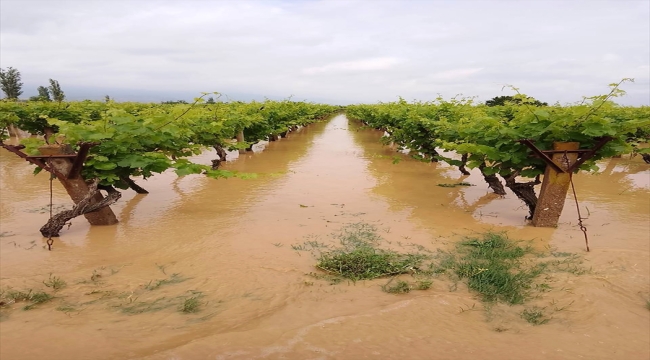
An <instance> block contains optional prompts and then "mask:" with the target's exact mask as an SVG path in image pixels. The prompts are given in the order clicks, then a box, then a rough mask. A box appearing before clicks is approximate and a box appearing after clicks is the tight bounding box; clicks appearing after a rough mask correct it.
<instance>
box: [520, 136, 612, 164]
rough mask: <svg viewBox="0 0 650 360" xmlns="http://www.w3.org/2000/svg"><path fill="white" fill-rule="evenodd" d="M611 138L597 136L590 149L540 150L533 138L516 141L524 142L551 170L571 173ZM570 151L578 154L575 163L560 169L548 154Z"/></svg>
mask: <svg viewBox="0 0 650 360" xmlns="http://www.w3.org/2000/svg"><path fill="white" fill-rule="evenodd" d="M612 139H613V138H612V137H611V136H603V137H600V138H597V140H598V143H596V146H594V147H593V148H592V149H579V150H540V149H538V148H537V146H535V144H534V142H535V141H534V140H531V139H522V140H519V141H518V142H519V143H521V144H524V145H526V146H528V148H530V149H531V150H532V152H533V154H534V155H536V156H537V157H539V158H540V159H542V160H544V162H545V163H546V165H548V166H550V167H552V168H553V170H555V171H557V172H559V173H572V172H574V171H575V170H576V169H578V168H579V167H580V166H581V165H582V164H584V163H585V161H587V160H589V159H591V158H592V157H594V156H595V155H596V152H598V150H600V149H602V148H603V146H605V145H606V144H607V143H608V142H610V141H611V140H612ZM570 153H574V154H575V153H577V154H578V159H577V160H576V162H575V163H573V164H572V165H571V166H569V168H568V169H566V170H564V169H562V168H561V167H560V166H559V165H558V164H557V163H555V161H553V159H551V158H550V157H549V156H548V154H551V155H552V154H570Z"/></svg>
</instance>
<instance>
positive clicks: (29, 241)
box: [0, 115, 650, 360]
mask: <svg viewBox="0 0 650 360" xmlns="http://www.w3.org/2000/svg"><path fill="white" fill-rule="evenodd" d="M380 137H381V133H379V132H377V131H374V130H368V129H360V127H359V126H358V125H357V124H356V123H353V122H348V119H347V118H346V117H345V116H343V115H339V116H337V117H335V118H333V119H332V120H331V121H329V122H326V123H320V124H315V125H312V126H309V127H308V128H303V129H301V131H300V132H298V133H295V134H291V136H290V137H289V138H288V139H282V140H281V141H277V142H272V143H270V144H269V145H268V146H267V148H266V149H265V151H263V152H259V153H255V154H250V153H249V154H246V155H241V156H240V157H239V158H238V159H236V160H234V161H232V162H228V163H227V164H226V165H225V167H224V168H226V169H229V170H237V171H241V172H250V173H258V174H259V177H258V178H256V179H251V180H243V179H228V180H213V179H208V178H204V177H201V176H187V177H184V178H177V177H176V176H175V175H174V174H173V173H171V174H164V175H162V176H156V177H154V178H151V179H149V180H148V181H140V185H142V186H143V187H145V188H146V189H147V190H149V192H150V194H148V195H135V194H134V193H133V192H131V191H125V192H124V196H123V198H122V199H121V200H120V201H119V202H118V203H117V204H116V205H114V206H113V209H114V210H115V212H116V214H117V215H118V217H119V219H120V221H121V222H120V223H119V224H118V225H116V226H109V227H92V228H91V227H90V226H89V225H88V223H87V222H86V221H85V219H83V218H77V219H75V220H73V222H72V225H71V226H70V227H69V228H68V229H65V228H64V231H63V232H62V233H61V238H58V239H56V240H55V242H54V249H53V251H51V252H49V251H47V250H46V249H45V239H43V238H42V237H41V236H40V233H39V232H38V230H39V228H40V226H41V225H43V224H44V223H45V222H46V221H47V218H48V216H49V213H48V204H49V181H48V177H47V175H43V174H41V175H38V176H33V175H32V170H33V167H32V166H30V165H28V164H27V163H26V162H24V161H22V160H20V159H18V158H17V157H16V156H15V155H13V154H10V153H8V152H6V151H1V152H0V181H1V183H0V184H1V193H0V288H1V289H2V290H3V291H10V290H13V291H18V290H20V291H28V290H29V289H32V290H33V291H34V292H36V291H46V292H47V293H49V294H53V295H54V299H52V300H51V301H49V302H46V303H43V304H39V305H36V306H34V307H33V308H31V309H29V310H28V311H25V310H23V309H22V308H23V306H24V305H25V304H20V303H16V304H11V305H9V306H6V307H4V308H3V309H2V310H1V311H2V312H1V319H0V320H1V321H0V358H1V359H2V360H11V359H579V358H582V359H649V358H650V311H649V309H648V308H647V307H648V301H650V168H649V166H648V165H647V164H645V163H643V161H642V160H641V159H640V158H635V159H628V158H625V157H624V158H622V159H611V160H607V161H604V162H602V163H601V164H599V165H600V166H601V168H602V172H601V173H600V174H598V175H589V174H584V173H581V174H579V175H577V176H576V177H575V185H576V190H577V192H578V197H579V199H580V206H581V210H582V212H583V215H588V217H589V219H588V220H586V221H585V224H586V226H587V227H588V233H589V239H590V245H591V249H592V251H591V252H590V253H586V252H585V251H584V240H583V237H582V236H583V235H582V232H580V230H579V229H578V228H577V226H576V223H577V214H576V209H575V205H574V204H573V203H572V202H567V204H566V206H565V209H564V213H563V215H562V218H561V223H560V225H559V227H558V228H556V229H549V228H533V227H530V226H526V224H525V220H524V216H525V215H526V213H527V211H526V210H525V209H524V208H523V203H521V202H520V201H519V200H518V199H516V198H515V197H514V195H511V194H509V195H508V196H506V197H505V198H499V197H497V196H494V195H493V194H491V193H489V192H488V189H487V186H486V185H485V184H484V182H483V180H482V178H481V176H480V174H477V173H475V172H474V173H473V174H472V175H470V176H461V175H460V173H459V172H458V171H457V170H455V169H453V168H450V167H446V166H444V165H442V164H428V163H421V162H417V161H414V160H409V159H407V158H406V157H404V160H403V161H401V162H399V163H398V164H393V157H394V156H397V155H398V154H397V153H395V152H394V151H391V150H390V149H389V148H388V147H385V146H382V145H381V144H380V142H379V138H380ZM233 155H234V156H233V157H236V154H233ZM214 157H215V156H214V154H211V153H206V154H205V155H202V156H201V157H200V158H201V160H202V161H203V160H204V161H205V163H206V164H209V163H210V162H209V161H210V159H212V158H214ZM459 181H467V182H470V183H473V184H475V185H476V186H469V187H465V186H461V187H441V186H437V185H438V184H448V183H457V182H459ZM54 205H55V209H60V208H65V207H69V206H70V200H69V198H68V197H67V195H66V194H65V191H64V190H63V189H62V188H61V187H60V186H59V184H57V183H55V184H54ZM360 223H363V224H369V225H372V226H374V228H375V229H376V232H377V234H379V235H381V236H382V237H383V238H384V239H385V240H386V242H387V243H389V244H390V247H391V248H394V249H397V250H399V249H406V248H412V247H417V248H426V249H428V250H431V251H435V250H437V249H440V250H450V249H452V248H453V246H454V244H455V243H457V242H458V241H461V240H462V239H463V237H464V236H467V235H472V234H477V233H482V232H485V231H506V232H507V233H508V236H509V237H510V238H512V239H522V240H529V241H530V242H531V243H532V245H533V247H534V248H535V249H538V250H540V251H541V250H545V249H546V250H549V249H552V251H555V252H557V253H575V254H577V255H578V258H579V261H580V262H579V265H576V266H579V269H580V270H578V268H577V267H576V271H573V272H562V273H549V274H546V275H544V276H546V277H547V278H546V281H547V283H548V284H549V285H550V286H549V288H550V289H549V290H548V291H545V292H543V293H540V294H539V295H537V296H536V297H535V298H534V299H531V300H530V303H531V304H535V305H536V306H539V307H540V308H543V309H545V311H546V312H547V314H548V316H549V319H550V320H549V321H548V322H547V323H545V324H543V325H539V326H533V325H531V324H529V323H528V322H526V321H525V320H523V319H522V318H521V316H520V313H521V311H522V309H523V307H522V306H521V305H515V306H509V305H501V304H497V305H493V306H485V305H484V304H483V303H481V301H480V300H478V299H477V297H476V295H475V294H473V293H471V292H470V291H468V289H467V287H466V286H465V285H463V284H457V286H456V285H455V284H453V283H452V282H451V281H450V280H448V279H444V278H435V279H433V284H432V287H431V288H430V289H428V290H424V291H413V292H411V293H408V294H401V295H395V294H388V293H386V292H383V291H382V289H381V286H382V285H384V284H386V282H387V279H376V280H372V281H359V282H356V283H347V282H343V283H339V284H334V285H331V284H330V283H329V282H328V281H326V280H323V279H319V278H315V277H314V276H310V275H308V274H309V273H312V272H318V270H317V269H316V268H315V267H314V265H315V263H316V261H315V258H314V256H313V255H312V254H311V253H310V252H306V251H300V246H299V245H300V244H304V243H305V242H308V241H318V242H322V243H325V244H335V243H336V238H335V237H332V236H331V234H332V233H336V232H337V231H340V230H341V229H342V228H344V227H345V226H349V225H350V224H360ZM549 251H550V250H549ZM408 277H409V276H408V275H404V278H408ZM57 279H60V280H63V281H65V283H66V286H65V287H62V288H61V289H60V290H57V291H53V290H52V288H51V286H52V285H53V282H54V283H56V281H57ZM46 284H47V285H50V287H47V286H46ZM194 310H198V311H196V312H194Z"/></svg>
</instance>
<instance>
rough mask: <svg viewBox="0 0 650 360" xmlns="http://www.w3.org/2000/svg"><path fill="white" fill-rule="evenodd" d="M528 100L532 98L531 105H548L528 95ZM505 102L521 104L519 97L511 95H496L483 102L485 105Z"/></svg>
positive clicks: (503, 103)
mask: <svg viewBox="0 0 650 360" xmlns="http://www.w3.org/2000/svg"><path fill="white" fill-rule="evenodd" d="M528 100H532V102H531V103H529V104H531V105H533V106H548V103H545V102H541V101H539V100H536V99H534V98H531V97H529V98H528ZM507 103H513V104H521V99H520V98H516V97H513V96H496V97H493V98H492V99H490V100H488V101H486V102H485V105H487V106H503V105H506V104H507Z"/></svg>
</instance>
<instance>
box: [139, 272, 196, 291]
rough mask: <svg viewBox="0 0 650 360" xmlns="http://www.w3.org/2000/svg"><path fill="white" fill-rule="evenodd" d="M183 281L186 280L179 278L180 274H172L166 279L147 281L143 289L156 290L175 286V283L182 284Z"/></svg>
mask: <svg viewBox="0 0 650 360" xmlns="http://www.w3.org/2000/svg"><path fill="white" fill-rule="evenodd" d="M185 280H187V279H186V278H184V277H181V276H180V274H178V273H175V274H172V275H171V276H170V277H169V278H167V279H162V280H151V281H149V283H148V284H147V285H145V286H144V288H145V289H147V290H156V289H158V288H159V287H161V286H163V285H169V284H177V283H180V282H183V281H185Z"/></svg>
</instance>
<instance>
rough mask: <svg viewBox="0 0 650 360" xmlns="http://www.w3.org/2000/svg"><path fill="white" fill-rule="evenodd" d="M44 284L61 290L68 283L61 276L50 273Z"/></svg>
mask: <svg viewBox="0 0 650 360" xmlns="http://www.w3.org/2000/svg"><path fill="white" fill-rule="evenodd" d="M43 284H44V285H45V286H47V287H49V288H52V289H53V290H55V291H56V290H61V289H63V288H64V287H65V286H66V285H67V283H66V282H65V281H64V280H62V279H61V278H60V277H58V276H52V274H50V278H49V279H47V280H45V281H43Z"/></svg>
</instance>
